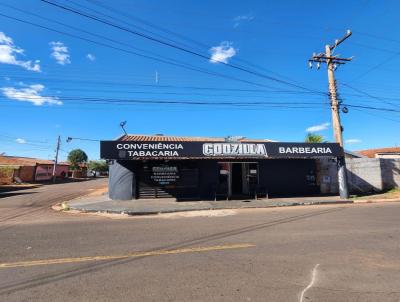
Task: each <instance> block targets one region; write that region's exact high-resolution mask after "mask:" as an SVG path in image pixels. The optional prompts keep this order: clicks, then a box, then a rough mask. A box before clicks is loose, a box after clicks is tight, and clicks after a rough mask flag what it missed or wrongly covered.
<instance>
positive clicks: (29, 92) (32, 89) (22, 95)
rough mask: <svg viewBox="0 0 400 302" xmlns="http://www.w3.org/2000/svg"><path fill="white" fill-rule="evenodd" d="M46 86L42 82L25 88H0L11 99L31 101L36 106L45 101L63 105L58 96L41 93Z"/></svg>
mask: <svg viewBox="0 0 400 302" xmlns="http://www.w3.org/2000/svg"><path fill="white" fill-rule="evenodd" d="M44 88H45V87H44V86H43V85H42V84H34V85H29V86H27V87H24V88H14V87H3V88H0V89H1V91H3V95H5V96H6V97H7V98H9V99H11V100H16V101H22V102H31V103H33V104H34V105H36V106H41V105H43V104H45V103H48V104H55V105H62V102H61V101H60V100H59V99H58V98H56V97H48V96H42V95H40V94H41V92H42V91H43V90H44Z"/></svg>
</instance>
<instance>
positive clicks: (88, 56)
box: [86, 53, 96, 61]
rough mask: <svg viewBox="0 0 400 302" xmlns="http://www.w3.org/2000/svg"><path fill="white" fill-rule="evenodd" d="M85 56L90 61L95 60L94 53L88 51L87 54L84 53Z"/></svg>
mask: <svg viewBox="0 0 400 302" xmlns="http://www.w3.org/2000/svg"><path fill="white" fill-rule="evenodd" d="M86 58H88V59H89V60H90V61H94V60H96V57H95V56H94V55H92V54H91V53H88V54H87V55H86Z"/></svg>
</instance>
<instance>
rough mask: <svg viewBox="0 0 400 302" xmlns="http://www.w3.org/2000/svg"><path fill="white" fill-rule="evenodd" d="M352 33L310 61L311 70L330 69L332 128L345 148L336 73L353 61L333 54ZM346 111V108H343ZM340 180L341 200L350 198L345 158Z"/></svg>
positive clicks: (340, 162)
mask: <svg viewBox="0 0 400 302" xmlns="http://www.w3.org/2000/svg"><path fill="white" fill-rule="evenodd" d="M351 34H352V33H351V31H350V30H348V31H347V33H346V34H345V35H344V36H343V37H342V38H341V39H339V40H336V41H335V43H334V44H333V45H326V46H325V53H319V54H316V53H314V54H313V55H312V57H311V59H309V60H308V63H309V66H310V68H312V67H313V63H317V69H319V68H320V66H321V63H325V64H326V65H327V69H328V82H329V96H330V104H331V110H332V127H333V133H334V137H335V141H336V142H337V143H339V144H340V146H341V147H342V148H343V136H342V132H343V127H342V125H341V123H340V102H339V100H338V97H337V95H338V93H337V87H336V80H335V75H334V72H335V70H336V68H337V67H338V66H339V65H342V64H345V63H346V62H349V61H351V60H352V58H339V57H338V56H334V55H333V52H334V51H335V49H336V47H337V46H339V44H341V43H342V42H343V41H345V40H346V39H347V38H348V37H350V36H351ZM343 109H345V108H343ZM338 180H339V193H340V198H342V199H347V198H349V191H348V187H347V175H346V162H345V159H344V157H339V158H338Z"/></svg>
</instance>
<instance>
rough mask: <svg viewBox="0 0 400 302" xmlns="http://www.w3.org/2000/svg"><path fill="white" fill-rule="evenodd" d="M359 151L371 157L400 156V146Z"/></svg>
mask: <svg viewBox="0 0 400 302" xmlns="http://www.w3.org/2000/svg"><path fill="white" fill-rule="evenodd" d="M357 153H359V154H361V155H364V156H366V157H369V158H400V147H389V148H378V149H368V150H361V151H357Z"/></svg>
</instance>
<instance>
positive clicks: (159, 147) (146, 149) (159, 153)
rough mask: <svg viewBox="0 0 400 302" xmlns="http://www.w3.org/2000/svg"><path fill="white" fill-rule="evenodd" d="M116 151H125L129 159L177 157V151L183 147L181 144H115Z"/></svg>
mask: <svg viewBox="0 0 400 302" xmlns="http://www.w3.org/2000/svg"><path fill="white" fill-rule="evenodd" d="M117 149H118V150H126V151H127V152H128V155H129V156H131V157H134V156H139V157H145V156H151V157H176V156H179V153H178V151H177V150H180V149H183V146H182V144H171V143H157V144H151V143H144V144H139V143H120V144H117Z"/></svg>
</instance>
